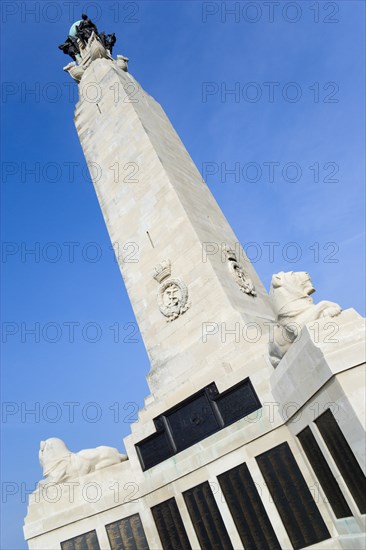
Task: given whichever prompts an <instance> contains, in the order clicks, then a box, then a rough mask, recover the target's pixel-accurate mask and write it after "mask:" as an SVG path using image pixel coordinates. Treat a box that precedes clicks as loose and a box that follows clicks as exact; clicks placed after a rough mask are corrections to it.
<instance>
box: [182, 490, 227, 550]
mask: <svg viewBox="0 0 366 550" xmlns="http://www.w3.org/2000/svg"><path fill="white" fill-rule="evenodd" d="M183 497H184V500H185V503H186V505H187V508H188V512H189V515H190V517H191V520H192V523H193V526H194V530H195V531H196V535H197V538H198V540H199V543H200V547H201V548H202V550H234V549H233V545H232V544H231V540H230V538H229V535H228V532H227V530H226V527H225V524H224V522H223V520H222V517H221V514H220V510H219V508H218V506H217V504H216V500H215V497H214V496H213V493H212V491H211V487H210V484H209V483H208V481H205V483H202V484H201V485H196V487H193V488H192V489H189V490H188V491H185V492H184V493H183Z"/></svg>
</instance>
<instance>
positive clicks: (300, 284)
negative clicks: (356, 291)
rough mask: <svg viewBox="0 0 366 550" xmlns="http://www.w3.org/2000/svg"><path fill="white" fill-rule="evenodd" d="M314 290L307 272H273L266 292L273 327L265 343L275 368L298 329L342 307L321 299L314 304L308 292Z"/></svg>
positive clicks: (331, 314)
mask: <svg viewBox="0 0 366 550" xmlns="http://www.w3.org/2000/svg"><path fill="white" fill-rule="evenodd" d="M313 292H315V288H314V287H313V284H312V282H311V279H310V276H309V273H306V272H303V271H301V272H297V273H295V272H294V271H289V272H288V273H284V272H283V271H281V272H280V273H277V275H273V277H272V281H271V289H270V292H269V295H270V298H271V300H272V304H273V306H274V310H275V313H276V320H277V326H275V328H274V333H273V338H272V341H270V343H269V358H270V361H271V363H272V365H273V366H274V367H277V365H278V363H279V362H280V361H281V359H282V357H283V356H284V355H285V353H286V352H287V350H288V348H289V347H290V346H291V344H292V343H293V342H294V341H295V340H296V338H297V337H298V334H299V330H301V328H302V327H303V326H304V325H305V324H306V323H309V322H311V321H315V320H317V319H320V318H321V317H336V316H337V315H339V314H340V313H341V311H342V308H341V307H340V306H339V305H338V304H336V303H334V302H328V301H322V302H319V303H318V304H314V302H313V300H312V298H310V295H311V294H313Z"/></svg>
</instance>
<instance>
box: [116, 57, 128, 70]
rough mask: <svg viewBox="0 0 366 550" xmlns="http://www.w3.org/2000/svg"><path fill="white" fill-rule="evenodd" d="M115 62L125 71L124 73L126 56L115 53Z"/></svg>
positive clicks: (126, 67)
mask: <svg viewBox="0 0 366 550" xmlns="http://www.w3.org/2000/svg"><path fill="white" fill-rule="evenodd" d="M116 63H117V65H118V67H119V68H120V69H122V71H125V72H126V73H127V72H128V57H125V56H124V55H117V61H116Z"/></svg>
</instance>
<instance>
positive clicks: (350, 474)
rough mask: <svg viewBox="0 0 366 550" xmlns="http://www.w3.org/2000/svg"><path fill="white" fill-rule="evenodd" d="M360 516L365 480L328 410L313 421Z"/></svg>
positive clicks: (365, 495)
mask: <svg viewBox="0 0 366 550" xmlns="http://www.w3.org/2000/svg"><path fill="white" fill-rule="evenodd" d="M315 424H316V425H317V426H318V428H319V431H320V433H321V435H322V438H323V439H324V441H325V443H326V445H327V447H328V449H329V452H330V454H331V455H332V457H333V460H334V462H335V463H336V464H337V467H338V469H339V471H340V473H341V476H342V477H343V479H344V481H345V482H346V484H347V487H348V489H349V490H350V492H351V495H352V496H353V498H354V499H355V501H356V504H357V506H358V508H359V510H360V512H361V514H366V478H365V474H364V473H363V471H362V468H361V466H360V465H359V463H358V461H357V459H356V457H355V455H354V453H353V451H352V449H351V447H350V446H349V444H348V442H347V440H346V438H345V437H344V435H343V432H342V430H341V429H340V427H339V424H338V422H337V421H336V419H335V418H334V416H333V413H332V411H331V410H330V409H327V410H326V411H325V412H324V413H323V414H322V415H320V416H318V418H317V419H316V420H315Z"/></svg>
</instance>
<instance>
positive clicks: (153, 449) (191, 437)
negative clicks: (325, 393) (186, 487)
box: [136, 378, 261, 470]
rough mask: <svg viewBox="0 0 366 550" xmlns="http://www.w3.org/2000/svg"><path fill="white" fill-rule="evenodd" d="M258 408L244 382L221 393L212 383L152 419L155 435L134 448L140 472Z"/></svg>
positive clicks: (251, 387) (251, 392)
mask: <svg viewBox="0 0 366 550" xmlns="http://www.w3.org/2000/svg"><path fill="white" fill-rule="evenodd" d="M260 408H261V403H260V401H259V399H258V397H257V394H256V393H255V391H254V388H253V386H252V384H251V382H250V380H249V378H247V379H246V380H243V381H242V382H240V383H239V384H236V385H235V386H233V387H232V388H229V389H228V390H226V391H225V392H223V393H221V394H220V393H219V392H218V390H217V387H216V384H215V383H212V384H210V385H209V386H206V387H205V388H203V389H202V390H201V391H199V392H197V393H196V394H194V395H192V396H191V397H189V398H188V399H186V400H185V401H182V402H181V403H179V404H178V405H176V406H175V407H173V408H172V409H169V410H168V411H166V412H165V413H164V414H162V415H160V416H158V417H157V418H155V419H154V423H155V426H156V433H155V434H153V435H151V436H149V437H147V438H146V439H144V440H143V441H140V442H139V443H137V445H136V450H137V454H138V456H139V459H140V462H141V466H142V469H143V470H148V469H149V468H152V467H153V466H155V465H156V464H160V463H161V462H163V461H164V460H166V459H167V458H169V457H171V456H173V455H174V454H176V453H178V452H180V451H183V450H184V449H187V448H188V447H190V446H191V445H194V444H195V443H198V441H202V439H204V438H205V437H208V436H209V435H211V434H213V433H215V432H217V431H219V430H221V429H222V428H225V427H226V426H229V425H230V424H232V423H233V422H236V421H237V420H240V419H241V418H244V417H245V416H247V415H249V414H251V413H252V412H254V411H256V410H258V409H260Z"/></svg>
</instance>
